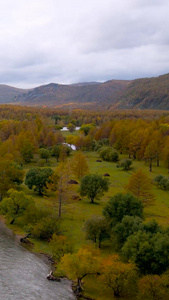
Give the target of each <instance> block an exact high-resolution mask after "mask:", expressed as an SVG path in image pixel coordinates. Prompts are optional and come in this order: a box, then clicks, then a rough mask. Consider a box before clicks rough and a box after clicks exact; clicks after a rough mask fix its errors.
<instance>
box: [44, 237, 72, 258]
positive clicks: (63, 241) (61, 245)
mask: <svg viewBox="0 0 169 300" xmlns="http://www.w3.org/2000/svg"><path fill="white" fill-rule="evenodd" d="M50 247H51V250H52V255H53V257H54V259H56V260H57V261H60V260H61V258H62V257H63V256H64V255H65V254H67V253H72V252H73V245H72V243H71V242H70V241H69V240H68V238H67V237H66V236H64V235H56V234H53V236H52V238H51V240H50Z"/></svg>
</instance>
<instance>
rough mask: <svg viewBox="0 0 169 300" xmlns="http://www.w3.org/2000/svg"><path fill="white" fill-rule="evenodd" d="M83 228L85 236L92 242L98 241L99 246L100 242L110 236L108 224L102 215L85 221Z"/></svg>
mask: <svg viewBox="0 0 169 300" xmlns="http://www.w3.org/2000/svg"><path fill="white" fill-rule="evenodd" d="M84 230H85V232H86V238H87V239H88V240H92V241H93V242H94V243H97V242H98V245H99V248H101V242H102V241H104V240H106V239H109V238H110V226H109V224H108V223H107V221H106V220H105V218H103V217H93V218H92V219H89V220H87V221H86V222H85V225H84Z"/></svg>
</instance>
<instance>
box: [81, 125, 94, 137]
mask: <svg viewBox="0 0 169 300" xmlns="http://www.w3.org/2000/svg"><path fill="white" fill-rule="evenodd" d="M94 127H95V125H94V124H83V125H82V126H81V127H80V131H82V132H84V135H88V133H89V131H90V129H91V128H94Z"/></svg>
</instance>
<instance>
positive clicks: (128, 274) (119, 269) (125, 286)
mask: <svg viewBox="0 0 169 300" xmlns="http://www.w3.org/2000/svg"><path fill="white" fill-rule="evenodd" d="M101 273H102V274H101V276H100V280H101V282H102V283H103V284H104V285H105V286H106V287H107V288H108V289H111V290H112V291H113V294H114V296H115V297H120V296H122V294H123V292H126V291H129V289H130V287H131V283H132V282H133V281H136V278H137V272H136V267H135V265H134V264H132V263H128V264H125V263H123V262H122V261H120V258H119V256H118V255H117V254H114V255H111V256H108V257H107V258H106V259H104V260H103V261H102V272H101ZM130 292H131V291H130Z"/></svg>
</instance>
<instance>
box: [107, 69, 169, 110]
mask: <svg viewBox="0 0 169 300" xmlns="http://www.w3.org/2000/svg"><path fill="white" fill-rule="evenodd" d="M113 108H114V106H113ZM116 108H123V109H126V108H130V109H164V110H168V109H169V74H166V75H162V76H159V77H153V78H143V79H136V80H133V81H132V82H131V83H130V84H129V85H128V86H127V88H126V89H125V90H124V91H123V92H121V93H120V95H118V97H117V98H116Z"/></svg>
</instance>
